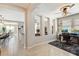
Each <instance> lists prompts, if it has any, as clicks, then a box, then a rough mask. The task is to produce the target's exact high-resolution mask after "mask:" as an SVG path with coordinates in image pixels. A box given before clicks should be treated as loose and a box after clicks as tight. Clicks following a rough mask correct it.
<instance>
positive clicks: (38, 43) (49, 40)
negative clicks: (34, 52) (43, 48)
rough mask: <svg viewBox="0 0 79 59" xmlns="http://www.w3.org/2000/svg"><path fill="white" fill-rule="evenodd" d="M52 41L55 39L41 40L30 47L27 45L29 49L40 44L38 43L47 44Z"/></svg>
mask: <svg viewBox="0 0 79 59" xmlns="http://www.w3.org/2000/svg"><path fill="white" fill-rule="evenodd" d="M51 41H54V40H49V41H44V42H39V43H37V44H34V45H32V46H30V47H27V49H31V48H33V47H35V46H38V45H41V44H45V43H49V42H51Z"/></svg>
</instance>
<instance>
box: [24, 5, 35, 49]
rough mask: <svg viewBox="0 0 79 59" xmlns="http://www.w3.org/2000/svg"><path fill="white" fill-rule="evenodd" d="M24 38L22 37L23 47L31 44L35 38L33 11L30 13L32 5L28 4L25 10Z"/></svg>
mask: <svg viewBox="0 0 79 59" xmlns="http://www.w3.org/2000/svg"><path fill="white" fill-rule="evenodd" d="M24 24H25V26H24V28H25V30H24V33H25V39H24V42H25V44H24V47H25V48H26V47H27V48H28V47H31V46H32V45H33V42H34V39H35V29H34V28H35V27H34V19H33V13H32V5H29V7H28V8H27V10H26V12H25V22H24Z"/></svg>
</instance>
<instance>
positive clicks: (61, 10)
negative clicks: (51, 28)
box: [55, 4, 75, 15]
mask: <svg viewBox="0 0 79 59" xmlns="http://www.w3.org/2000/svg"><path fill="white" fill-rule="evenodd" d="M74 6H75V4H67V5H64V6H62V7H60V8H59V11H57V12H56V13H55V14H60V13H63V14H64V15H67V14H68V10H70V9H71V8H72V7H74Z"/></svg>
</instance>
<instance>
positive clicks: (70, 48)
mask: <svg viewBox="0 0 79 59" xmlns="http://www.w3.org/2000/svg"><path fill="white" fill-rule="evenodd" d="M49 44H50V45H53V46H56V47H58V48H60V49H63V50H65V51H67V52H70V53H72V54H75V55H77V56H79V45H78V44H66V43H61V42H59V41H53V42H50V43H49Z"/></svg>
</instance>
